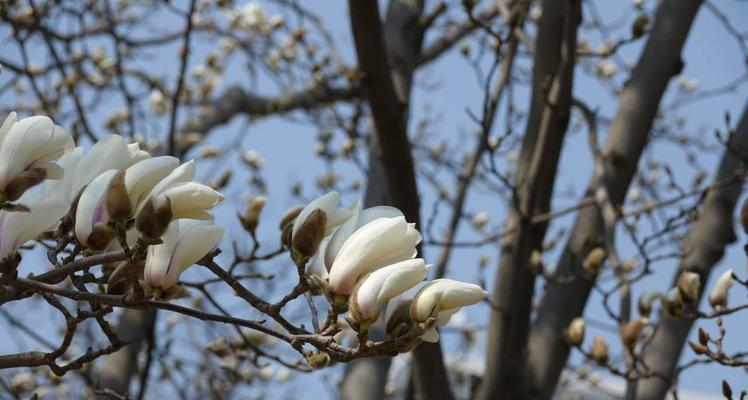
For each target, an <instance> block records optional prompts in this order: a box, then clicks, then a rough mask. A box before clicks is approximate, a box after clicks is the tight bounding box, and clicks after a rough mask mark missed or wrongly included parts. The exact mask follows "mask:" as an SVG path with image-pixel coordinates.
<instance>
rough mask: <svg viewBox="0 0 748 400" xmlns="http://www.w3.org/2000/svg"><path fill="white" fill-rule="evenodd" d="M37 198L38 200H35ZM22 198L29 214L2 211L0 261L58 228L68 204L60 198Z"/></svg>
mask: <svg viewBox="0 0 748 400" xmlns="http://www.w3.org/2000/svg"><path fill="white" fill-rule="evenodd" d="M34 197H36V198H34ZM38 197H39V196H34V195H26V196H23V197H21V201H22V202H23V204H24V205H25V206H26V207H28V208H29V212H12V211H5V210H0V260H3V259H5V258H7V257H8V256H10V255H12V254H13V253H15V252H16V251H17V250H18V249H19V248H20V247H21V246H22V245H23V244H24V243H26V242H28V241H29V240H31V239H34V238H36V237H37V236H39V235H40V234H42V233H44V232H48V231H51V230H54V229H56V228H57V225H58V224H59V222H60V218H62V217H63V216H64V215H65V213H67V211H68V204H67V203H66V202H65V201H63V200H62V199H60V198H58V197H50V198H44V199H40V198H38Z"/></svg>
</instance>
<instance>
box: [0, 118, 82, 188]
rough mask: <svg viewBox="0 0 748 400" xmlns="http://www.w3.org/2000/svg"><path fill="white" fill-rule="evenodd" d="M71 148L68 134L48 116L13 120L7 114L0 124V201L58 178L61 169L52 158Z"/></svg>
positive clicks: (71, 141) (61, 171) (71, 140)
mask: <svg viewBox="0 0 748 400" xmlns="http://www.w3.org/2000/svg"><path fill="white" fill-rule="evenodd" d="M71 147H73V138H72V136H70V134H68V133H67V132H66V131H65V130H64V129H62V127H60V126H58V125H55V124H54V123H53V122H52V120H51V119H49V117H45V116H35V117H30V118H24V119H22V120H20V121H17V117H16V113H15V112H13V113H10V115H8V117H7V118H6V119H5V122H3V125H2V126H0V201H4V200H11V201H13V200H17V199H18V198H19V197H21V195H22V194H23V193H24V192H25V191H26V189H28V188H30V187H32V186H34V185H36V184H39V183H41V182H42V181H43V180H45V179H60V178H62V176H63V174H64V171H63V169H62V168H60V166H59V165H57V164H54V163H52V161H54V160H57V159H58V158H60V156H62V154H63V153H64V152H65V149H68V148H71Z"/></svg>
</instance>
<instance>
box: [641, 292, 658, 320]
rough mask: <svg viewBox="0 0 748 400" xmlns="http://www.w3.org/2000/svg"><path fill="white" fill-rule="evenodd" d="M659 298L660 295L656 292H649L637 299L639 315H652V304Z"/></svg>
mask: <svg viewBox="0 0 748 400" xmlns="http://www.w3.org/2000/svg"><path fill="white" fill-rule="evenodd" d="M660 297H661V295H660V294H659V293H657V292H649V293H646V294H645V295H643V296H641V297H639V315H641V316H642V317H649V315H650V314H651V313H652V303H654V301H655V300H657V299H659V298H660Z"/></svg>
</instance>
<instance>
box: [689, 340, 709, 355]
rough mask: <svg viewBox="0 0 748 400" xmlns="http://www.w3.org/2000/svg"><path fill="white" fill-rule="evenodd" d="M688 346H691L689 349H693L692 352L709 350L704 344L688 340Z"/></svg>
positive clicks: (702, 352)
mask: <svg viewBox="0 0 748 400" xmlns="http://www.w3.org/2000/svg"><path fill="white" fill-rule="evenodd" d="M688 346H689V347H691V350H693V352H694V353H696V354H698V355H702V354H706V353H708V352H709V349H708V348H707V347H706V346H704V345H702V344H699V343H694V342H690V341H689V342H688Z"/></svg>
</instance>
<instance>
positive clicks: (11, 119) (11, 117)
mask: <svg viewBox="0 0 748 400" xmlns="http://www.w3.org/2000/svg"><path fill="white" fill-rule="evenodd" d="M16 121H18V114H16V112H15V111H12V112H11V113H10V114H8V116H7V117H5V121H3V125H2V126H0V146H2V145H3V141H4V140H5V136H6V135H7V134H8V131H10V127H11V126H13V124H15V123H16Z"/></svg>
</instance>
